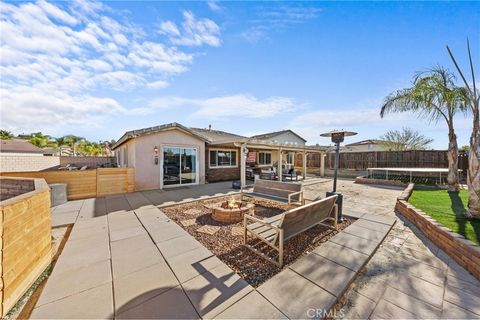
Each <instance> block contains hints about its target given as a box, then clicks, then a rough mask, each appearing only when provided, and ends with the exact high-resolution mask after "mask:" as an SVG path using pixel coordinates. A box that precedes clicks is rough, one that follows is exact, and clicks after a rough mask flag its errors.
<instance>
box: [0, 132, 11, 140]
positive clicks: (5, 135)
mask: <svg viewBox="0 0 480 320" xmlns="http://www.w3.org/2000/svg"><path fill="white" fill-rule="evenodd" d="M0 139H3V140H12V139H13V134H12V133H11V132H10V131H7V130H0Z"/></svg>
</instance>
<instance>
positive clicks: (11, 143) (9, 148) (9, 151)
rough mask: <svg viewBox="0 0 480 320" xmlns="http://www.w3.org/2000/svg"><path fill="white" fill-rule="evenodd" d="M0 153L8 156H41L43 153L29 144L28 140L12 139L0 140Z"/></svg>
mask: <svg viewBox="0 0 480 320" xmlns="http://www.w3.org/2000/svg"><path fill="white" fill-rule="evenodd" d="M0 153H2V154H4V155H10V156H14V155H22V156H43V155H44V154H45V151H44V150H43V149H41V148H39V147H37V146H35V145H33V144H31V143H30V142H29V141H28V140H24V139H15V138H14V139H0ZM47 154H48V153H47Z"/></svg>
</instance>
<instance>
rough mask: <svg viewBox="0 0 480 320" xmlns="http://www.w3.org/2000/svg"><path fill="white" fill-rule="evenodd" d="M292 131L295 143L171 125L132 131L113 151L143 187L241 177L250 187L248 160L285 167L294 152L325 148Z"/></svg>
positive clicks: (139, 186) (259, 164)
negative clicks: (308, 143)
mask: <svg viewBox="0 0 480 320" xmlns="http://www.w3.org/2000/svg"><path fill="white" fill-rule="evenodd" d="M287 131H289V130H286V131H284V132H283V133H285V134H284V135H283V136H284V137H287V136H290V139H291V142H293V143H289V144H286V143H278V142H273V141H272V140H263V139H260V137H257V136H255V137H252V138H248V137H243V136H240V135H237V134H232V133H228V132H224V131H218V130H212V129H211V127H210V128H209V129H200V128H188V127H185V126H183V125H181V124H178V123H170V124H165V125H160V126H156V127H150V128H144V129H140V130H133V131H128V132H126V133H125V134H124V135H123V136H122V137H121V138H120V139H119V140H118V141H117V142H116V143H115V144H114V145H113V148H112V149H113V150H114V151H115V156H116V158H117V163H118V164H119V166H121V167H132V168H135V186H136V189H137V190H148V189H159V188H160V189H163V188H166V187H169V186H179V185H193V184H203V183H205V182H212V181H221V180H235V179H238V180H241V181H242V184H243V185H245V172H246V167H247V163H249V164H252V165H253V164H255V165H256V166H258V167H264V168H272V166H274V165H275V169H276V170H280V171H281V170H282V168H285V164H287V163H288V162H287V161H288V158H289V154H295V153H304V154H306V153H307V152H313V153H322V152H324V151H323V150H320V149H318V148H310V147H305V140H304V139H303V138H301V137H298V136H297V135H296V134H293V135H290V133H288V132H287ZM290 132H291V131H290ZM291 133H293V132H291ZM280 136H281V135H280ZM294 137H295V139H296V140H295V141H296V142H297V145H295V141H294V140H293V138H294ZM292 163H293V162H292ZM282 165H283V166H282ZM304 171H306V170H304Z"/></svg>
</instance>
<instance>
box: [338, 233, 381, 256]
mask: <svg viewBox="0 0 480 320" xmlns="http://www.w3.org/2000/svg"><path fill="white" fill-rule="evenodd" d="M330 241H332V242H334V243H336V244H339V245H341V246H344V247H347V248H350V249H352V250H355V251H358V252H361V253H364V254H367V255H371V254H372V253H373V252H374V251H375V249H376V248H377V247H378V245H379V243H378V242H373V241H370V240H367V239H363V238H359V237H357V236H354V235H351V234H349V233H346V232H340V233H338V234H337V235H335V236H334V237H333V238H332V239H330Z"/></svg>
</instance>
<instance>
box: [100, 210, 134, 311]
mask: <svg viewBox="0 0 480 320" xmlns="http://www.w3.org/2000/svg"><path fill="white" fill-rule="evenodd" d="M105 206H107V204H106V203H105ZM137 219H138V218H137ZM107 234H108V249H109V250H110V275H111V277H112V303H113V319H116V317H117V310H116V303H115V286H114V285H113V262H112V242H111V241H110V240H111V239H110V219H109V214H108V212H107Z"/></svg>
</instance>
